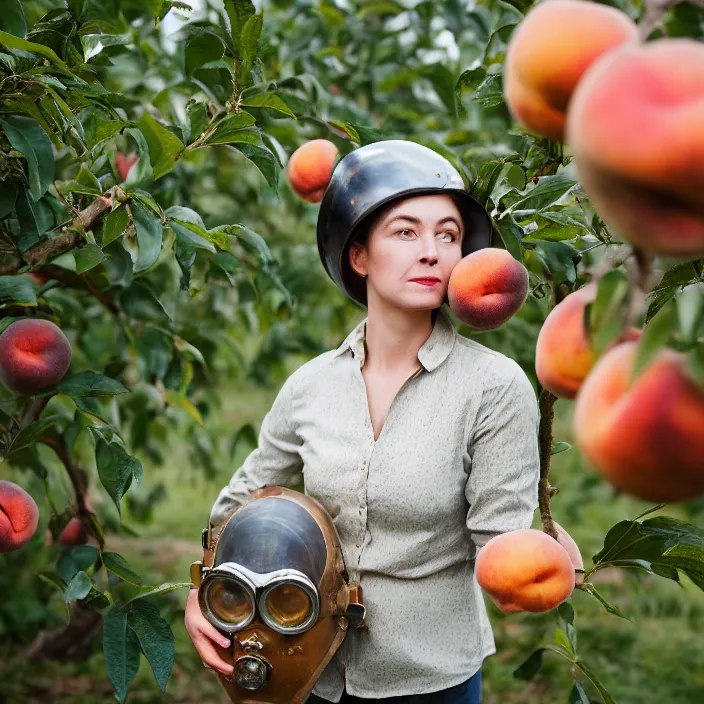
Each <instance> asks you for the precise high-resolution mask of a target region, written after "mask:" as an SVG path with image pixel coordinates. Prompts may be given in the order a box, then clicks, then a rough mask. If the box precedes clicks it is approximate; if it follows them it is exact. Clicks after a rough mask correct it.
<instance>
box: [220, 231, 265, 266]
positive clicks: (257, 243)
mask: <svg viewBox="0 0 704 704" xmlns="http://www.w3.org/2000/svg"><path fill="white" fill-rule="evenodd" d="M210 232H211V233H213V232H222V233H225V234H228V235H232V236H233V237H237V238H238V239H239V240H241V241H242V242H244V243H246V244H247V245H249V246H250V247H251V248H252V250H253V251H254V252H255V253H256V255H257V256H258V257H259V259H260V261H261V262H262V264H263V265H264V266H271V265H275V264H276V260H275V259H274V256H273V254H272V253H271V250H270V249H269V246H268V245H267V243H266V241H265V240H264V238H263V237H262V236H261V235H258V234H257V233H256V232H254V230H250V229H249V228H248V227H245V226H244V225H221V226H220V227H216V228H214V229H213V230H210Z"/></svg>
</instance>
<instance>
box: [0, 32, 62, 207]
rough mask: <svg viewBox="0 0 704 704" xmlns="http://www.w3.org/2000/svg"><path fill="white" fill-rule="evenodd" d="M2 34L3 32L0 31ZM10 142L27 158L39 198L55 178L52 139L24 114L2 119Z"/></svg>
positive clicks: (31, 183)
mask: <svg viewBox="0 0 704 704" xmlns="http://www.w3.org/2000/svg"><path fill="white" fill-rule="evenodd" d="M0 34H1V33H0ZM0 125H2V127H3V130H4V131H5V136H6V137H7V139H8V141H9V142H10V144H11V145H12V146H13V147H14V148H15V149H17V151H18V152H21V153H22V154H23V156H24V158H25V159H26V160H27V167H28V170H29V189H30V192H31V194H32V200H34V201H37V200H39V199H40V198H41V197H42V195H44V193H46V191H47V190H48V189H49V186H50V185H51V183H52V181H53V180H54V152H53V151H52V147H51V140H50V139H49V138H48V137H47V136H46V132H44V130H43V129H42V128H41V127H40V126H39V123H38V122H37V121H36V120H33V119H32V118H31V117H25V116H23V115H6V116H5V118H4V119H0Z"/></svg>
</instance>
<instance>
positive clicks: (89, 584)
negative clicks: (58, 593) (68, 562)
mask: <svg viewBox="0 0 704 704" xmlns="http://www.w3.org/2000/svg"><path fill="white" fill-rule="evenodd" d="M92 588H93V580H92V579H91V578H90V577H89V576H88V575H87V574H86V573H85V572H78V573H77V574H76V576H75V577H74V578H73V579H72V580H71V581H70V582H69V584H68V586H67V587H66V591H65V592H64V601H65V602H67V603H68V602H69V601H73V600H74V599H83V598H84V597H86V596H88V593H89V592H90V590H91V589H92Z"/></svg>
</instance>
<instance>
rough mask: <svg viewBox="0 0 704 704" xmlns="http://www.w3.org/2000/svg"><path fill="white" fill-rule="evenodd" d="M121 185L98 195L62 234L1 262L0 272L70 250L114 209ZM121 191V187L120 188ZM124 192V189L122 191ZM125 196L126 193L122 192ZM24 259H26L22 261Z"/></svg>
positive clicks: (13, 269) (40, 261)
mask: <svg viewBox="0 0 704 704" xmlns="http://www.w3.org/2000/svg"><path fill="white" fill-rule="evenodd" d="M118 189H119V186H115V187H114V188H111V189H110V190H109V191H107V192H106V193H105V195H104V196H98V197H97V198H96V199H95V200H94V201H93V202H92V203H91V204H90V205H89V206H88V207H87V208H85V209H84V210H81V212H80V213H79V214H78V215H77V216H76V217H75V218H74V219H73V220H72V221H71V222H70V223H69V224H68V225H65V226H64V227H63V228H61V232H60V234H58V235H56V237H53V238H52V239H50V240H47V241H46V242H42V243H40V244H38V245H36V246H35V247H32V248H31V249H29V250H27V251H26V252H25V253H24V254H23V255H20V256H21V258H20V259H19V260H17V259H15V258H14V257H13V258H8V259H9V261H4V262H3V263H2V264H0V274H14V273H15V272H17V271H18V270H19V269H21V268H22V266H23V265H24V264H25V263H28V264H30V265H31V266H32V267H37V266H41V265H42V264H44V263H45V262H47V261H48V260H49V259H52V258H53V257H57V256H58V255H59V254H63V253H64V252H68V251H69V250H70V249H73V248H74V247H76V246H77V245H79V244H80V243H81V242H83V241H84V238H83V234H84V233H85V232H88V231H90V230H92V229H93V228H95V227H96V226H97V225H98V224H99V223H100V221H101V220H102V219H103V217H104V216H105V215H107V213H109V212H110V211H111V210H112V206H113V200H115V199H116V200H121V198H120V195H119V194H118V193H117V190H118ZM120 191H121V189H120ZM121 192H122V191H121ZM122 195H123V196H124V193H123V192H122ZM22 259H23V260H24V261H22Z"/></svg>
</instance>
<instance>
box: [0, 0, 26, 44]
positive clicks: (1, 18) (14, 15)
mask: <svg viewBox="0 0 704 704" xmlns="http://www.w3.org/2000/svg"><path fill="white" fill-rule="evenodd" d="M0 29H2V30H4V31H5V32H8V33H9V34H14V35H15V36H16V37H24V35H25V34H26V33H27V20H26V19H25V16H24V10H23V9H22V3H21V2H20V0H5V2H4V5H3V8H2V12H1V13H0Z"/></svg>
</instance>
